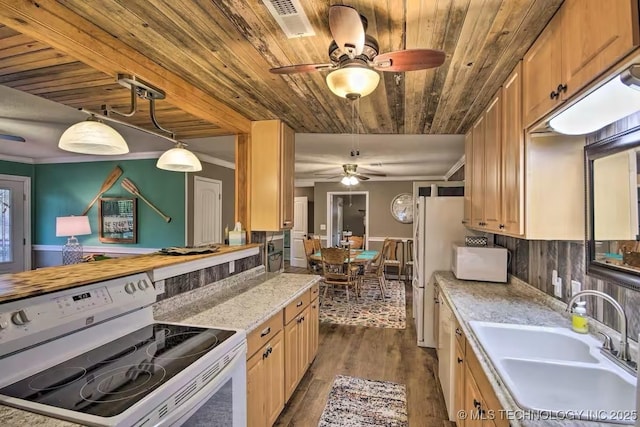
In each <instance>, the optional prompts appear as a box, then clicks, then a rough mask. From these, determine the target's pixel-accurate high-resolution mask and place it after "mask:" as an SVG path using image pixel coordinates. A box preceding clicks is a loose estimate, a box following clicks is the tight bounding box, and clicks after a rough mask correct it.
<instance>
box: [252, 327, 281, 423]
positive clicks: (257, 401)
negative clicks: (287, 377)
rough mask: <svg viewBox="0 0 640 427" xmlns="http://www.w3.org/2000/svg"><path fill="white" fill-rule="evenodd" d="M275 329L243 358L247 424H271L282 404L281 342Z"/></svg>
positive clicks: (279, 333)
mask: <svg viewBox="0 0 640 427" xmlns="http://www.w3.org/2000/svg"><path fill="white" fill-rule="evenodd" d="M282 337H283V334H282V332H278V333H277V334H276V335H275V336H274V337H273V338H272V339H271V341H269V343H268V344H267V345H265V346H264V347H262V348H261V349H260V350H259V351H258V352H257V353H256V354H254V355H253V356H251V358H250V359H249V360H248V361H247V406H248V412H247V425H249V426H255V427H258V426H259V427H264V426H271V425H273V423H274V422H275V421H276V419H277V418H278V415H280V411H282V408H284V402H285V398H284V375H283V373H284V369H283V368H284V345H283V344H284V343H283V339H282Z"/></svg>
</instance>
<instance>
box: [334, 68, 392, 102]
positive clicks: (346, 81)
mask: <svg viewBox="0 0 640 427" xmlns="http://www.w3.org/2000/svg"><path fill="white" fill-rule="evenodd" d="M378 83H380V74H378V72H377V71H374V70H372V69H371V68H368V67H367V66H362V65H352V66H346V67H343V68H338V69H337V70H333V71H332V72H330V73H329V74H327V86H329V89H330V90H331V92H333V93H334V94H336V95H338V96H339V97H342V98H347V97H348V96H351V97H353V96H354V95H358V96H360V97H363V96H367V95H369V94H370V93H371V92H373V91H374V90H375V89H376V88H377V87H378Z"/></svg>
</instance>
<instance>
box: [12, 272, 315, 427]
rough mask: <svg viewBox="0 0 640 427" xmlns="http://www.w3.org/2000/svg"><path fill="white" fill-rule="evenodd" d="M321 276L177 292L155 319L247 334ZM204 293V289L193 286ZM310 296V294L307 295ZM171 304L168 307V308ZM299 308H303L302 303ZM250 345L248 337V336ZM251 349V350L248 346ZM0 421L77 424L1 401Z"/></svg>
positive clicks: (273, 277)
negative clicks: (218, 290) (206, 292)
mask: <svg viewBox="0 0 640 427" xmlns="http://www.w3.org/2000/svg"><path fill="white" fill-rule="evenodd" d="M319 280H320V276H311V275H306V274H287V273H284V274H272V273H267V274H263V275H261V276H258V277H256V278H254V279H251V280H249V281H247V282H246V283H243V286H241V287H239V288H238V289H239V290H238V291H234V290H233V289H228V290H227V291H225V292H221V293H219V294H217V295H213V296H210V297H209V298H201V299H199V300H198V301H197V303H190V302H186V303H184V304H183V303H182V302H181V300H182V301H191V300H190V299H189V298H187V296H186V295H184V296H177V297H174V298H173V301H171V305H170V306H169V305H167V304H166V302H165V304H164V305H165V308H164V311H163V312H162V313H161V314H160V315H157V316H156V320H160V321H168V322H180V323H189V324H194V325H196V324H197V325H202V326H208V327H211V326H217V327H231V328H241V329H245V330H246V332H247V336H248V337H250V336H251V333H252V332H256V330H257V328H258V327H259V326H260V325H261V324H262V323H263V322H264V321H265V320H268V319H270V318H273V317H274V315H277V314H278V313H279V312H282V311H283V310H285V309H286V308H287V307H288V306H290V305H291V303H296V302H297V301H298V299H300V298H303V297H304V296H305V294H307V293H311V292H313V291H315V292H316V294H315V295H317V289H318V288H317V285H316V284H317V282H318V281H319ZM194 292H196V293H203V292H204V290H202V289H200V290H196V291H194ZM309 297H310V296H309ZM167 307H171V309H167ZM301 308H304V307H302V306H301ZM249 342H250V344H249V347H250V349H251V338H249ZM249 351H251V350H249ZM0 425H3V426H4V425H6V426H25V425H28V426H46V427H70V426H77V424H74V423H70V422H67V421H62V420H58V419H54V418H50V417H47V416H43V415H39V414H35V413H31V412H27V411H23V410H19V409H14V408H11V407H7V406H2V405H0Z"/></svg>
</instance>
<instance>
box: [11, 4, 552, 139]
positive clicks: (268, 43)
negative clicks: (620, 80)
mask: <svg viewBox="0 0 640 427" xmlns="http://www.w3.org/2000/svg"><path fill="white" fill-rule="evenodd" d="M43 1H45V0H43ZM58 3H59V4H60V5H61V6H63V7H64V8H67V10H68V13H69V14H77V15H79V16H81V17H82V18H84V19H86V20H87V21H89V22H91V23H93V24H95V25H96V26H97V27H99V28H101V29H102V30H104V31H105V32H106V33H108V34H110V35H111V36H112V37H113V38H115V39H117V40H119V41H120V42H123V43H125V44H126V45H128V46H129V47H130V48H132V49H134V50H136V51H138V52H140V53H141V54H143V55H144V56H145V57H147V58H149V59H150V60H151V61H153V62H155V63H156V64H159V65H160V66H162V67H164V68H165V69H167V70H169V71H170V72H172V73H175V74H177V75H179V76H181V77H182V78H184V79H185V80H186V81H187V82H189V83H190V84H192V85H193V86H195V87H196V88H198V89H200V90H202V91H203V92H205V93H207V94H208V95H210V96H211V97H213V98H215V99H217V100H220V101H222V102H223V103H225V104H226V105H228V106H229V107H231V108H232V109H234V110H235V111H237V112H239V113H240V114H242V115H243V116H245V117H246V118H248V119H251V120H262V119H272V118H281V119H283V120H284V121H285V122H287V123H288V124H289V125H290V126H291V127H293V129H294V130H295V131H296V132H312V133H316V132H320V133H350V132H351V129H352V124H351V108H350V105H349V104H348V103H347V101H345V100H343V99H341V98H338V97H336V96H335V95H333V94H332V93H331V92H330V91H329V89H328V88H327V85H326V83H325V81H324V78H325V74H326V73H322V72H318V73H309V74H300V75H290V76H278V75H273V74H270V73H269V72H268V69H269V68H271V67H277V66H282V65H289V64H296V63H316V62H319V63H321V62H327V59H328V56H327V48H328V46H329V43H330V41H331V37H330V34H329V29H328V9H329V5H330V4H333V3H338V2H335V1H333V0H332V1H331V2H330V3H329V2H327V1H326V0H304V1H302V2H301V3H302V4H303V5H304V7H305V12H306V14H307V16H308V17H309V20H310V22H311V24H312V26H313V28H314V29H315V31H316V35H315V36H312V37H305V38H298V39H287V38H286V37H285V35H284V34H283V32H282V30H281V29H280V27H279V26H278V25H277V23H276V22H275V20H274V19H273V17H272V16H271V15H270V14H269V13H268V11H267V8H266V7H265V6H264V4H263V3H262V2H260V1H258V0H252V1H243V0H227V1H222V0H214V1H211V0H183V1H167V0H148V1H131V0H105V1H86V0H58ZM561 3H562V0H429V1H425V0H352V1H349V2H348V4H349V5H351V6H354V7H355V8H356V9H358V11H360V13H361V14H363V15H365V16H366V17H367V19H368V22H369V27H368V30H367V33H368V34H369V35H372V36H374V37H375V38H377V40H378V43H379V45H380V52H381V53H384V52H389V51H394V50H400V49H405V48H406V49H410V48H433V49H441V50H444V51H445V52H446V54H447V58H446V61H445V63H444V64H443V65H442V66H441V67H439V68H437V69H434V70H424V71H412V72H407V73H382V74H383V76H382V77H383V78H382V80H381V83H380V86H379V87H378V89H376V90H375V91H374V93H373V94H371V95H369V96H367V97H365V98H363V99H362V100H361V101H360V120H361V125H362V128H361V130H360V132H364V133H382V134H429V133H430V134H456V133H457V134H459V133H464V132H466V131H467V130H468V129H469V128H470V127H471V125H472V124H473V122H474V121H475V119H476V117H477V116H478V115H479V114H480V112H481V111H482V110H483V109H484V108H485V106H486V104H487V103H488V102H489V100H490V98H491V96H492V95H493V94H494V93H495V91H496V90H497V89H498V88H499V87H500V85H501V84H502V82H503V81H504V79H505V78H506V77H507V75H508V74H509V73H510V71H511V70H512V69H513V67H514V66H515V65H516V64H517V62H518V61H519V60H520V59H521V58H522V56H523V55H524V53H525V52H526V50H527V49H528V47H529V46H530V45H531V44H532V43H533V41H534V40H535V38H536V37H537V35H538V34H539V33H540V32H541V31H542V29H543V28H544V26H545V25H546V23H547V22H548V21H549V19H550V18H551V16H553V14H554V13H555V11H556V10H557V9H558V7H559V6H560V4H561ZM4 24H6V25H8V26H9V27H11V26H12V22H4ZM0 84H3V85H7V86H11V87H14V88H16V89H20V90H23V91H26V92H30V93H33V94H36V95H39V96H43V97H45V98H48V99H51V100H54V101H57V102H61V103H63V104H66V105H70V106H73V107H85V108H91V109H97V108H99V107H100V105H101V104H105V103H109V104H112V105H113V106H116V107H120V108H121V109H123V110H124V109H126V106H127V105H128V102H129V98H128V97H129V93H128V90H127V89H124V88H122V87H121V86H119V85H118V84H117V83H115V77H114V76H109V75H107V74H104V73H102V72H100V71H96V70H94V69H92V68H91V67H89V66H87V65H85V64H83V63H81V62H79V61H77V60H76V59H74V58H73V56H72V55H68V54H65V53H63V52H60V51H57V50H55V49H52V48H51V47H49V46H47V45H44V44H43V43H40V42H38V41H36V40H33V39H32V38H29V37H27V36H24V35H22V34H19V33H18V32H16V31H14V30H12V29H10V28H8V27H0ZM146 104H147V103H146V102H144V103H141V104H140V106H141V107H142V108H141V110H142V112H141V113H138V114H137V115H135V116H134V118H133V122H134V123H135V124H137V125H140V126H144V127H147V128H151V126H150V123H149V120H148V114H147V111H146V109H147V105H146ZM158 110H159V114H158V117H159V120H160V123H161V124H163V126H165V127H167V128H170V129H172V130H175V131H176V132H177V133H178V136H179V137H181V138H189V137H203V136H214V135H220V134H230V133H234V132H233V131H230V130H229V129H225V128H224V127H220V126H218V125H217V124H212V123H208V122H205V121H203V120H201V119H199V118H197V117H195V116H193V115H191V114H188V113H186V112H184V111H180V110H179V109H177V108H175V107H173V106H172V105H171V104H169V103H168V102H166V101H159V102H158Z"/></svg>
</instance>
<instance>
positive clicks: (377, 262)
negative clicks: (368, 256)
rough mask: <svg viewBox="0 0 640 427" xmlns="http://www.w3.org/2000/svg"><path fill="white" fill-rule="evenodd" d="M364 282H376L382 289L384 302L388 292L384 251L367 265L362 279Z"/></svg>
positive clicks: (381, 293) (381, 294)
mask: <svg viewBox="0 0 640 427" xmlns="http://www.w3.org/2000/svg"><path fill="white" fill-rule="evenodd" d="M383 246H384V245H383ZM362 280H363V281H364V282H367V283H369V282H375V283H376V284H377V285H378V286H379V287H380V296H381V298H382V300H383V301H384V299H385V296H386V290H387V281H386V279H385V277H384V262H383V256H382V251H380V252H378V255H376V257H375V258H373V259H372V260H371V262H370V263H369V264H368V265H367V268H366V269H365V272H364V277H363V279H362Z"/></svg>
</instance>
